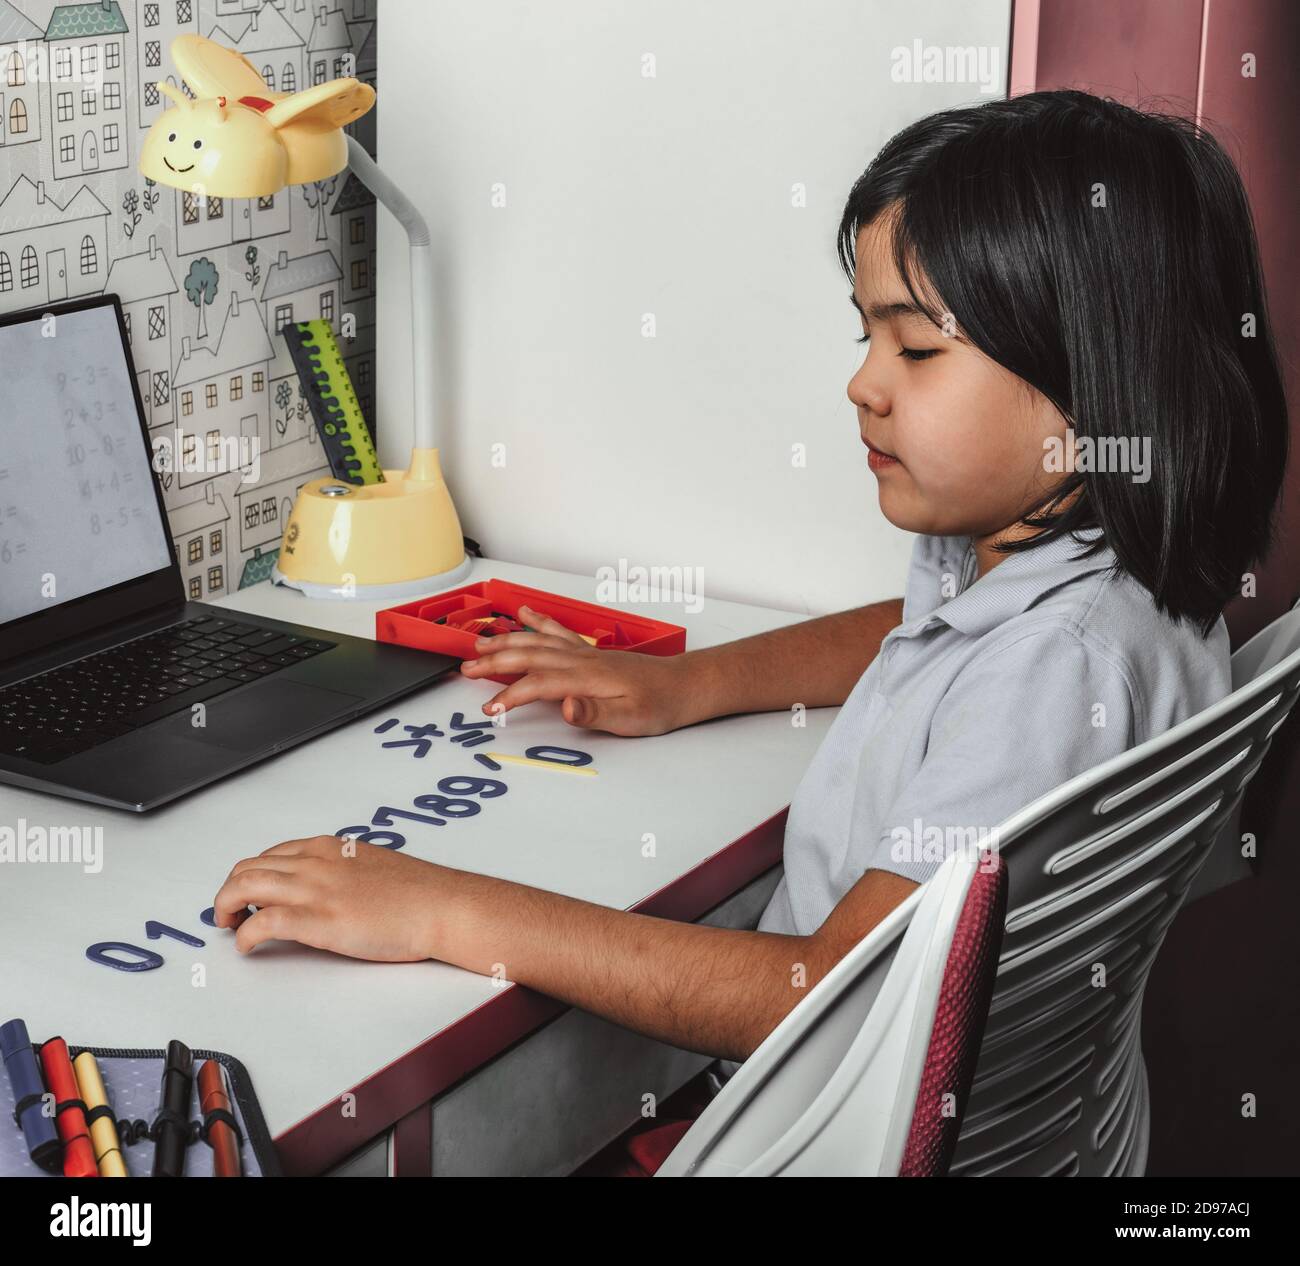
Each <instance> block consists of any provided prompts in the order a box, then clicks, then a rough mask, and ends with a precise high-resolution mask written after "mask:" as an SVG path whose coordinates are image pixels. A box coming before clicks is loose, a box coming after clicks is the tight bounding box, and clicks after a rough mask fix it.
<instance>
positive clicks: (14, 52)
mask: <svg viewBox="0 0 1300 1266" xmlns="http://www.w3.org/2000/svg"><path fill="white" fill-rule="evenodd" d="M44 79H45V32H44V31H42V30H41V28H40V27H39V26H37V25H36V23H35V22H32V21H30V20H29V19H28V18H25V17H24V16H23V15H22V14H21V13H19V12H18V10H17V9H15V8H14V6H13V5H12V4H10V3H9V0H0V149H4V148H5V147H7V146H10V145H26V144H28V143H29V142H31V141H39V140H40V139H41V87H40V85H41V83H42V82H43V81H44Z"/></svg>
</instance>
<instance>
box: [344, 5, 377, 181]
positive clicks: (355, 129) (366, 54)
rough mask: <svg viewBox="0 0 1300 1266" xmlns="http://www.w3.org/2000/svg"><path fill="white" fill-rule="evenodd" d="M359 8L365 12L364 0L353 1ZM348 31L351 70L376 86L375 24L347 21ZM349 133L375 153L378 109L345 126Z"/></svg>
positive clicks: (368, 152)
mask: <svg viewBox="0 0 1300 1266" xmlns="http://www.w3.org/2000/svg"><path fill="white" fill-rule="evenodd" d="M355 7H356V9H357V10H358V11H362V12H364V8H365V0H360V2H359V3H357V4H356V6H355ZM348 33H349V35H350V36H351V37H352V55H353V59H354V61H355V67H354V69H353V71H352V73H353V74H354V75H355V76H356V77H357V78H358V79H360V80H361V82H362V83H367V84H369V85H370V86H371V87H372V88H373V87H375V84H376V81H377V79H378V71H379V58H378V51H377V49H376V47H375V45H376V44H377V43H378V41H377V39H376V36H375V23H374V22H367V21H354V22H349V23H348ZM345 130H346V131H348V132H351V133H352V135H353V136H355V137H356V138H357V140H358V141H360V142H361V146H362V148H363V149H364V150H365V151H366V153H367V154H369V155H370V156H371V157H372V158H373V157H374V156H375V154H376V153H377V152H378V151H377V149H376V146H377V145H378V139H379V138H378V112H377V110H373V109H372V110H367V111H366V112H365V114H363V115H362V116H361V117H360V118H359V119H356V120H355V121H354V122H352V123H349V124H348V126H347V128H346V129H345Z"/></svg>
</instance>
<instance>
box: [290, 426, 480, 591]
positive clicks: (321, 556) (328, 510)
mask: <svg viewBox="0 0 1300 1266" xmlns="http://www.w3.org/2000/svg"><path fill="white" fill-rule="evenodd" d="M471 567H472V564H471V562H470V560H469V559H468V558H467V557H466V555H465V544H464V537H463V535H462V533H461V527H460V518H459V516H458V515H457V514H456V507H455V505H453V504H452V500H451V493H450V492H448V490H447V485H446V483H445V482H444V481H443V478H442V468H441V465H440V463H439V461H438V450H437V449H436V448H429V449H416V450H415V451H414V452H413V453H412V454H411V466H410V469H409V470H404V471H403V470H386V471H384V482H383V483H378V484H360V485H358V484H346V483H343V482H341V481H340V480H338V479H334V478H332V477H331V478H328V479H313V480H312V481H311V483H309V484H305V485H304V486H303V488H302V490H301V491H300V492H299V493H298V499H297V501H295V503H294V507H293V513H292V514H291V515H290V516H289V522H288V523H287V524H286V525H285V530H284V538H283V540H282V541H281V543H280V556H279V560H278V561H277V563H276V565H275V567H274V569H273V570H272V572H271V579H272V581H273V582H274V583H276V584H279V585H286V586H288V587H289V588H292V589H298V590H301V591H302V592H303V593H305V594H306V595H307V596H308V597H312V598H340V599H359V600H361V601H386V600H388V599H391V598H404V597H414V596H416V595H418V594H421V593H431V592H434V591H436V590H438V589H440V588H446V587H447V586H449V585H453V584H456V583H457V582H458V581H460V580H462V579H463V578H464V577H465V576H466V575H467V574H468V573H469V571H470V569H471Z"/></svg>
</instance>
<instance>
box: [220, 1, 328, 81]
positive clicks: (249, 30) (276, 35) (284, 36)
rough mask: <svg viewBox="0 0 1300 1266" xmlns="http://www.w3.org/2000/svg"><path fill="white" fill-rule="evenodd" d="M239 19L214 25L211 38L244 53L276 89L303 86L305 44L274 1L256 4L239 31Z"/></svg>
mask: <svg viewBox="0 0 1300 1266" xmlns="http://www.w3.org/2000/svg"><path fill="white" fill-rule="evenodd" d="M239 30H240V28H239V25H238V24H237V23H235V22H224V23H221V24H220V25H218V26H215V27H214V28H213V29H212V32H211V36H210V38H212V39H214V40H216V41H217V43H219V44H224V45H226V47H227V48H233V49H234V50H235V51H236V52H237V53H242V54H243V55H244V56H245V57H247V58H248V60H249V61H250V62H251V63H252V64H253V66H255V67H256V68H257V70H258V72H259V73H260V74H261V76H262V78H263V79H264V80H265V81H266V86H267V87H268V88H269V89H270V90H271V91H272V92H297V91H298V90H299V89H300V88H302V87H303V74H304V70H303V67H304V61H303V55H304V52H305V46H304V44H303V38H302V36H301V35H299V34H298V32H297V31H295V30H294V29H293V26H292V25H291V24H290V23H289V22H288V20H287V19H286V18H285V17H284V15H283V14H282V13H281V12H280V10H279V9H277V8H276V7H275V6H274V5H273V4H268V5H265V6H263V7H262V8H254V10H253V12H252V13H251V14H250V15H249V16H248V20H247V22H246V23H245V24H244V27H243V30H242V32H241V33H240V34H239V35H238V36H237V37H236V36H234V35H232V34H230V32H232V31H239Z"/></svg>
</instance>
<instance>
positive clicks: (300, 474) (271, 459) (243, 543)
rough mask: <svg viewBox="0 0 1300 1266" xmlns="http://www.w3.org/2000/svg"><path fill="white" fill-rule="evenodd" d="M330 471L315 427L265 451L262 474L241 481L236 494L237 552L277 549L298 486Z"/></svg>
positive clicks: (264, 551)
mask: <svg viewBox="0 0 1300 1266" xmlns="http://www.w3.org/2000/svg"><path fill="white" fill-rule="evenodd" d="M329 473H330V470H329V461H328V460H327V458H326V456H325V450H324V448H322V447H321V443H320V439H319V437H318V436H317V434H316V431H315V428H312V429H311V430H310V431H308V432H307V434H306V435H304V436H302V437H301V438H300V439H297V440H295V441H294V442H293V443H292V444H282V445H280V447H279V448H274V449H272V450H271V451H270V452H264V453H263V454H262V470H261V478H260V479H259V480H258V481H257V483H256V484H240V486H239V491H238V492H237V493H236V494H235V502H236V511H235V512H236V514H237V515H238V517H239V550H240V553H241V554H243V553H248V552H249V551H250V550H254V549H260V550H261V551H262V552H263V553H266V552H267V551H269V550H278V549H279V546H280V538H281V536H282V535H283V534H284V525H285V524H286V523H287V522H288V521H289V512H290V511H291V510H292V509H293V502H294V498H295V497H296V496H297V495H298V490H299V489H300V488H301V487H302V486H303V484H305V483H308V482H310V481H311V480H313V479H323V478H324V477H325V476H326V475H328V474H329Z"/></svg>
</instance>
